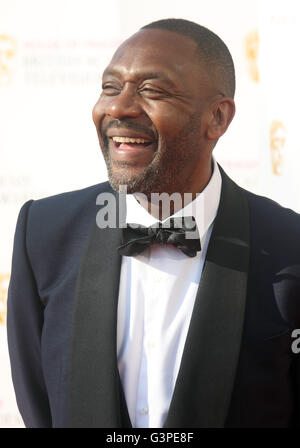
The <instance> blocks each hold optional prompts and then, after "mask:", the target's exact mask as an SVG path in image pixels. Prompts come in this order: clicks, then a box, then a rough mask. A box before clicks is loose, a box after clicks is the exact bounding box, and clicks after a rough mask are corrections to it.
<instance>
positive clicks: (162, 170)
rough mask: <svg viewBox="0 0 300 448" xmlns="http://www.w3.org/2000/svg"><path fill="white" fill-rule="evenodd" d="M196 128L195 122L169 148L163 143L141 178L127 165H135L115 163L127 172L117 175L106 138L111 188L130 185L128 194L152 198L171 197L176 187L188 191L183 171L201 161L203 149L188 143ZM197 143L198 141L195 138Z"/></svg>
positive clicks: (180, 190)
mask: <svg viewBox="0 0 300 448" xmlns="http://www.w3.org/2000/svg"><path fill="white" fill-rule="evenodd" d="M194 129H195V122H194V120H191V121H190V123H189V124H188V125H187V126H185V127H184V128H183V129H182V130H181V132H180V133H179V134H178V135H177V137H176V139H175V140H174V142H173V144H172V145H169V146H167V144H166V142H164V141H161V149H160V151H159V152H156V154H155V156H154V158H153V160H152V162H151V163H150V164H149V165H148V166H147V167H145V168H144V169H143V170H142V171H141V172H140V173H139V174H137V175H131V176H130V175H129V174H128V173H127V172H126V166H128V167H132V166H134V163H132V162H120V161H119V162H114V164H116V163H117V165H118V166H119V167H123V168H124V173H122V174H120V173H118V174H117V175H116V174H115V173H114V167H113V163H112V160H111V157H110V154H109V148H108V141H107V139H106V138H104V148H103V149H102V152H103V156H104V160H105V163H106V167H107V173H108V179H109V182H110V185H111V187H112V188H113V189H114V190H115V191H119V189H120V185H126V187H127V193H128V194H133V193H143V194H145V195H147V196H150V194H151V193H162V192H166V193H169V194H171V193H172V192H173V190H172V191H171V188H172V186H174V185H176V192H179V193H180V192H183V191H186V192H187V191H188V189H189V180H188V179H184V178H183V177H181V176H180V171H181V168H182V167H184V168H186V167H187V165H189V164H191V165H193V164H194V163H195V160H196V159H197V154H198V152H199V148H198V146H197V143H194V144H193V145H192V146H191V143H190V141H189V143H187V140H190V134H191V133H193V131H194ZM195 142H197V140H196V139H195Z"/></svg>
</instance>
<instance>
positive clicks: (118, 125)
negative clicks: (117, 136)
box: [101, 120, 156, 139]
mask: <svg viewBox="0 0 300 448" xmlns="http://www.w3.org/2000/svg"><path fill="white" fill-rule="evenodd" d="M101 128H102V129H101V132H102V135H105V136H106V133H107V131H108V130H109V129H110V128H114V129H130V130H131V131H136V132H141V133H142V134H145V135H147V136H148V137H150V138H152V139H156V137H155V135H154V133H153V132H152V131H151V130H150V129H149V128H147V127H146V126H144V125H142V124H139V123H132V122H130V121H125V120H112V121H110V122H109V123H107V125H106V126H104V127H103V126H101Z"/></svg>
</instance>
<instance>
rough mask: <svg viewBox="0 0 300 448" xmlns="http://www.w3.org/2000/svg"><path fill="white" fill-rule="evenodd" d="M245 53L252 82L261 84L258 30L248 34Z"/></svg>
mask: <svg viewBox="0 0 300 448" xmlns="http://www.w3.org/2000/svg"><path fill="white" fill-rule="evenodd" d="M245 53H246V59H247V64H248V72H249V74H250V77H251V79H252V81H254V82H259V69H258V53H259V34H258V31H257V30H253V31H250V33H248V34H247V36H246V38H245Z"/></svg>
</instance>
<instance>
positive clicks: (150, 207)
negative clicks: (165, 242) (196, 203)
mask: <svg viewBox="0 0 300 448" xmlns="http://www.w3.org/2000/svg"><path fill="white" fill-rule="evenodd" d="M212 173H213V161H212V162H211V164H210V165H209V167H208V170H207V173H206V175H205V176H203V177H202V176H201V182H199V179H197V180H198V183H197V185H195V186H194V187H190V188H189V189H188V190H187V189H186V190H184V191H181V192H179V191H176V189H170V193H166V192H160V193H151V194H148V195H146V194H143V193H135V194H134V197H135V198H136V200H137V201H138V202H139V204H140V205H141V206H142V207H144V209H145V210H147V211H148V213H150V215H152V216H154V217H155V218H156V219H158V220H159V221H163V220H165V219H166V218H168V217H169V216H171V215H174V213H176V212H178V211H179V210H181V209H182V208H184V207H185V206H187V205H188V204H189V203H190V202H192V201H193V200H194V199H196V197H197V195H198V194H199V193H201V191H203V190H204V188H205V187H206V185H207V184H208V183H209V181H210V179H211V176H212Z"/></svg>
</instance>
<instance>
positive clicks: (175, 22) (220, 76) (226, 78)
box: [141, 19, 235, 98]
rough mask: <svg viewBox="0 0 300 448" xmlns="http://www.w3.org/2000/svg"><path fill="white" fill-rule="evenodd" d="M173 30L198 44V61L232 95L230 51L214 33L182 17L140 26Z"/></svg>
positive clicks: (224, 90)
mask: <svg viewBox="0 0 300 448" xmlns="http://www.w3.org/2000/svg"><path fill="white" fill-rule="evenodd" d="M145 29H161V30H167V31H173V32H175V33H177V34H181V35H183V36H186V37H189V38H191V39H192V40H193V41H194V42H196V44H197V45H198V52H199V57H200V62H201V63H202V64H203V63H204V66H205V68H206V69H207V70H208V73H209V75H210V76H213V78H214V81H215V82H216V83H217V84H219V85H220V86H221V88H222V89H223V92H222V93H224V94H225V95H226V96H230V97H232V98H233V97H234V93H235V70H234V63H233V60H232V56H231V54H230V51H229V50H228V48H227V46H226V45H225V43H224V42H223V41H222V39H220V37H219V36H217V35H216V34H215V33H213V32H212V31H210V30H209V29H208V28H205V27H204V26H202V25H199V24H198V23H195V22H191V21H189V20H184V19H163V20H158V21H156V22H152V23H149V24H148V25H145V26H143V27H142V28H141V30H145Z"/></svg>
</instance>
